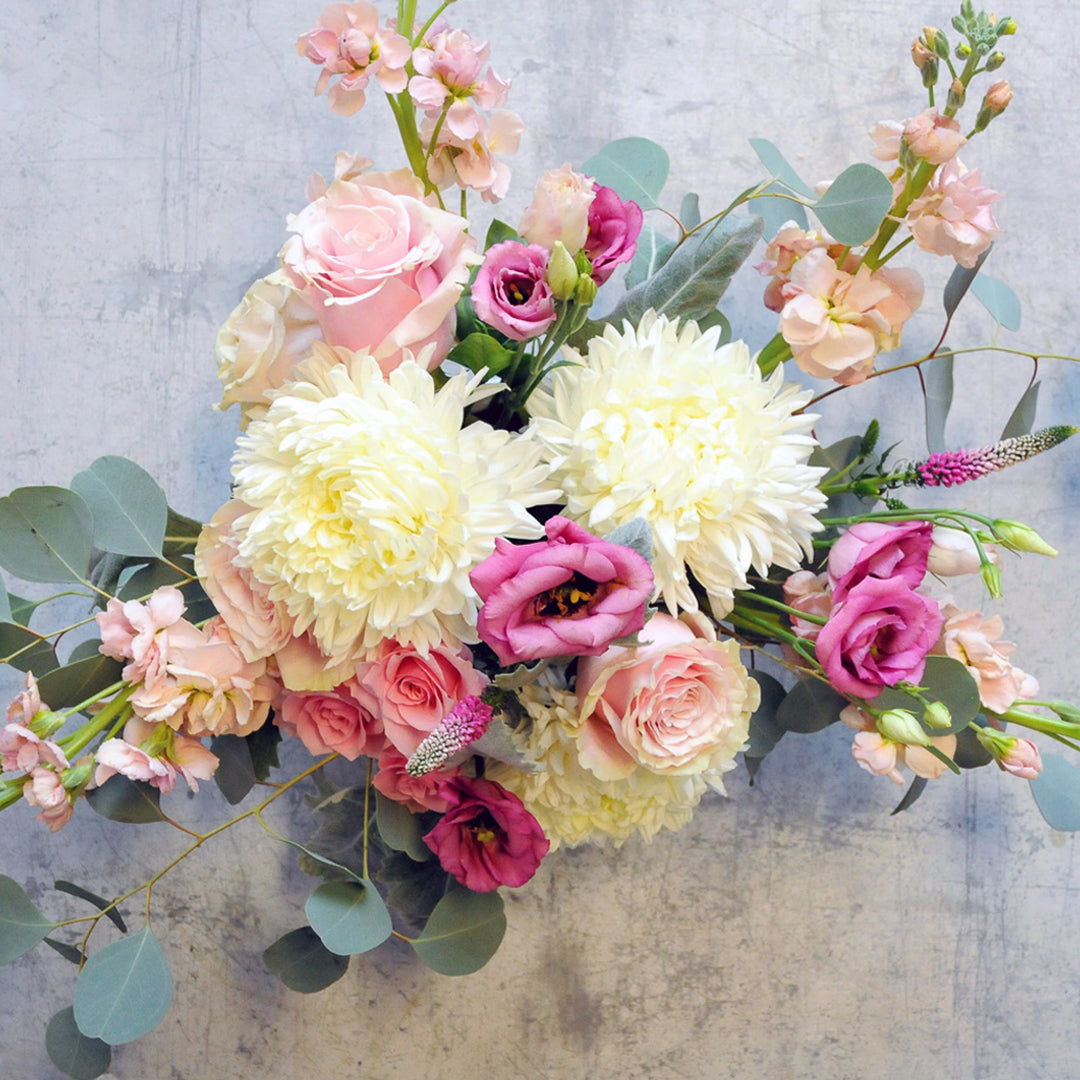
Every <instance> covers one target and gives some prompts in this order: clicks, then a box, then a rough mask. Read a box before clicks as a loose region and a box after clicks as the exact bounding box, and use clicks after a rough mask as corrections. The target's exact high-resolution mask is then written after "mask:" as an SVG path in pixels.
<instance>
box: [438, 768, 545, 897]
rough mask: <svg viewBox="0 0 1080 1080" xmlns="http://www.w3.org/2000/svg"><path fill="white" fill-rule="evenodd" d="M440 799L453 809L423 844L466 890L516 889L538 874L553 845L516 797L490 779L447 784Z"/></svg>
mask: <svg viewBox="0 0 1080 1080" xmlns="http://www.w3.org/2000/svg"><path fill="white" fill-rule="evenodd" d="M439 795H440V796H441V797H442V798H444V799H445V800H446V801H447V803H448V804H449V806H450V809H449V810H447V812H446V814H445V815H443V818H442V820H441V821H440V822H439V824H438V825H436V826H435V828H434V829H432V830H431V832H429V833H427V834H426V835H425V836H424V843H425V844H427V846H428V847H429V848H431V850H432V851H433V852H435V855H436V857H437V858H438V860H439V865H440V866H442V868H443V869H444V870H445V871H447V873H450V874H453V875H454V877H455V878H457V880H458V881H460V882H461V884H462V885H464V886H465V888H467V889H472V890H473V892H492V891H493V890H494V889H497V888H498V887H499V886H500V885H510V886H512V887H514V888H517V887H518V886H519V885H524V884H525V882H527V881H528V880H529V879H530V878H531V877H532V876H533V874H535V873H536V869H537V867H538V866H539V865H540V860H541V859H543V857H544V856H545V855H546V854H547V853H548V849H549V848H550V847H551V844H550V842H549V841H548V838H547V837H546V836H545V835H544V831H543V829H541V828H540V825H539V823H538V822H537V820H536V818H534V817H533V816H532V814H530V813H529V811H528V810H526V809H525V804H524V803H523V802H522V801H521V800H520V799H519V798H518V797H517V796H516V795H513V794H511V793H510V792H509V791H507V790H506V789H505V788H503V787H501V786H500V785H499V784H496V783H493V782H492V781H491V780H480V779H476V780H473V779H469V778H467V777H456V778H455V779H453V780H446V781H444V782H443V784H442V785H441V786H440V787H439Z"/></svg>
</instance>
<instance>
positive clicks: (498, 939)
mask: <svg viewBox="0 0 1080 1080" xmlns="http://www.w3.org/2000/svg"><path fill="white" fill-rule="evenodd" d="M505 933H506V915H505V914H504V912H503V902H502V897H501V896H499V894H498V893H497V892H486V893H476V892H470V891H469V890H468V889H455V890H453V891H452V892H449V893H447V894H446V895H445V896H444V897H443V898H442V899H441V900H440V901H439V902H438V904H436V905H435V910H434V911H433V912H432V913H431V918H430V919H428V921H427V925H426V926H425V927H424V929H423V932H422V933H421V934H420V936H419V937H418V938H416V939H415V940H413V941H412V942H410V944H411V945H412V947H413V949H415V950H416V955H417V956H419V957H420V959H421V960H422V961H423V962H424V963H425V964H426V965H427V966H428V967H429V968H431V969H432V970H433V971H437V972H439V974H440V975H471V974H472V973H473V972H474V971H479V970H480V968H482V967H483V966H484V965H485V964H486V963H487V962H488V961H489V960H490V959H491V958H492V957H493V956H494V955H495V953H496V952H497V951H498V948H499V945H500V944H501V943H502V939H503V935H504V934H505Z"/></svg>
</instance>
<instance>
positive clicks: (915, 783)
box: [892, 776, 926, 815]
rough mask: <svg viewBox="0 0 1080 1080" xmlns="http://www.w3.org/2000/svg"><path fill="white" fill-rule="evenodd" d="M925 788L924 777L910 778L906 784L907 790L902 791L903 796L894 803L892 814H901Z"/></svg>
mask: <svg viewBox="0 0 1080 1080" xmlns="http://www.w3.org/2000/svg"><path fill="white" fill-rule="evenodd" d="M925 790H926V777H925V776H916V777H914V778H913V779H912V781H911V783H910V784H909V785H908V789H907V791H905V792H904V797H903V798H902V799H901V800H900V801H899V802H898V803H897V804H896V806H895V807H894V809H893V812H892V813H893V815H896V814H902V813H903V812H904V811H905V810H908V809H910V808H911V807H912V806H913V805H914V804H915V800H916V799H918V797H919V796H920V795H921V794H922V793H923V791H925Z"/></svg>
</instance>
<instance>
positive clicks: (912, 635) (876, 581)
mask: <svg viewBox="0 0 1080 1080" xmlns="http://www.w3.org/2000/svg"><path fill="white" fill-rule="evenodd" d="M944 621H945V620H944V617H943V616H942V614H941V610H940V609H939V607H938V605H937V603H936V602H935V601H933V600H931V599H929V598H928V597H926V596H922V595H920V594H919V593H917V592H914V591H913V590H912V589H911V588H909V586H908V584H907V582H906V581H905V580H904V578H903V577H900V576H897V577H892V578H884V579H883V578H874V577H868V578H864V579H863V580H862V581H860V582H859V583H858V584H857V585H856V586H854V587H853V588H852V589H850V590H849V591H848V593H847V595H846V596H845V597H844V599H843V600H842V601H841V602H840V603H839V604H837V605H836V606H834V607H833V610H832V614H831V615H830V616H829V621H828V622H827V623H826V624H825V625H824V626H823V627H822V629H821V633H820V634H818V639H817V643H816V646H815V651H816V653H817V658H818V660H819V661H820V663H821V666H822V667H823V668H824V669H825V676H826V678H828V680H829V682H830V684H831V685H832V687H833V688H834V689H835V690H838V691H839V692H840V693H841V694H855V695H857V696H859V697H864V698H874V697H877V696H878V694H880V693H881V691H882V688H883V687H886V686H895V685H896V684H897V683H898V682H903V681H904V680H908V681H911V682H918V681H919V679H920V678H922V673H923V669H924V667H925V666H926V654H927V653H928V652H929V651H930V649H932V648H933V646H934V644H935V643H936V642H937V639H938V635H939V634H940V633H941V627H942V625H943V623H944Z"/></svg>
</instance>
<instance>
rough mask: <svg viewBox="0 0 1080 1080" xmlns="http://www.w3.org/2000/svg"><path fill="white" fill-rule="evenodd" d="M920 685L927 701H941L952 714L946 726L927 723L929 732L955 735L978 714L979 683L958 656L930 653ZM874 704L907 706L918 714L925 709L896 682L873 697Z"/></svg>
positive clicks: (904, 707)
mask: <svg viewBox="0 0 1080 1080" xmlns="http://www.w3.org/2000/svg"><path fill="white" fill-rule="evenodd" d="M919 685H920V686H921V687H922V688H923V689H922V696H923V697H924V698H926V700H927V701H940V702H942V703H943V704H944V705H945V706H946V707H947V708H948V710H949V713H950V715H951V716H952V723H950V724H949V726H948V727H947V728H931V727H927V728H926V732H927V734H928V735H935V736H936V735H955V734H956V733H957V732H960V731H963V730H964V729H965V728H966V727H967V726H968V724H969V723H971V721H972V720H974V719H975V717H976V716H978V714H979V708H980V705H979V687H978V685H977V684H976V682H975V680H974V679H973V678H972V677H971V673H970V672H969V671H968V669H967V668H966V667H964V665H963V664H961V663H960V661H959V660H953V659H952V658H951V657H949V656H928V657H927V658H926V668H925V669H924V671H923V675H922V678H921V679H920V680H919ZM874 708H876V709H907V710H908V711H910V712H913V713H914V714H915V716H916V718H920V717H921V716H922V713H923V707H922V705H921V704H920V703H919V702H918V701H917V700H916V699H915V698H913V697H911V695H910V694H906V693H904V691H903V690H901V689H899V688H898V687H895V686H886V687H885V689H884V690H882V691H881V693H880V694H879V695H878V696H877V697H876V698H875V699H874Z"/></svg>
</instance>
